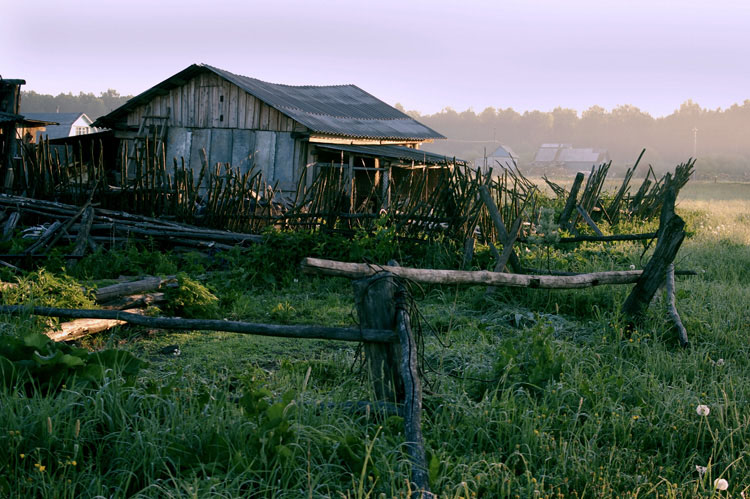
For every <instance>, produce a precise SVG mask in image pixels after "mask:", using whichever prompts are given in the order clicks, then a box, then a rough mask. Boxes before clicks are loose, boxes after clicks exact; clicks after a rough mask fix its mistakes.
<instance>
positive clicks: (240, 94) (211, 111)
mask: <svg viewBox="0 0 750 499" xmlns="http://www.w3.org/2000/svg"><path fill="white" fill-rule="evenodd" d="M167 114H169V120H168V125H169V132H168V135H167V151H166V153H167V162H168V165H170V166H171V165H172V164H173V163H172V158H173V157H176V158H177V162H178V164H180V163H181V161H180V158H181V157H182V158H184V161H185V165H186V166H189V167H191V168H193V170H194V172H196V174H197V171H199V170H200V166H201V165H200V150H201V149H202V148H203V149H205V150H206V154H207V155H208V158H209V162H210V163H211V165H215V164H216V163H231V164H232V166H235V167H238V168H240V169H241V171H243V172H246V171H248V170H249V169H250V168H251V167H253V166H255V167H257V168H259V169H260V170H262V171H263V176H264V177H265V178H266V180H267V181H268V182H269V183H273V182H275V181H277V180H278V181H279V188H280V189H281V190H284V191H290V190H294V189H295V188H296V182H297V179H298V178H299V176H300V175H301V174H302V171H303V169H304V168H305V159H306V157H305V152H304V151H305V144H304V143H303V141H302V140H300V139H295V138H293V137H292V132H293V131H295V130H296V131H299V130H301V129H304V127H302V125H300V124H299V123H297V122H295V121H294V120H293V119H292V118H289V117H288V116H286V115H284V114H282V113H280V112H279V111H277V110H276V109H274V108H272V107H271V106H269V105H267V104H265V103H264V102H262V101H260V100H259V99H257V98H256V97H254V96H252V95H250V94H248V93H247V92H245V91H244V90H242V89H241V88H239V87H238V86H236V85H234V84H233V83H231V82H229V81H226V80H224V79H223V78H220V77H218V76H217V75H215V74H211V73H203V74H200V75H197V76H195V77H194V78H191V79H190V80H188V81H186V82H185V83H184V84H183V85H181V86H178V87H176V88H173V89H171V90H169V91H167V90H165V91H164V92H163V94H162V95H157V96H155V97H154V98H153V99H151V101H149V102H148V103H145V104H142V105H140V106H137V107H135V108H134V109H133V110H131V111H130V113H129V114H128V116H127V124H128V125H129V126H131V127H139V126H140V124H141V122H142V120H143V117H144V116H167ZM295 126H296V128H295ZM131 145H132V144H131ZM266 149H267V150H266Z"/></svg>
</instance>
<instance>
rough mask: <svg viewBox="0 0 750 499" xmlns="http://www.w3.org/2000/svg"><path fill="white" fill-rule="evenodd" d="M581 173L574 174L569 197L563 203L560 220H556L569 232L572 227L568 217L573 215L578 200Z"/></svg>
mask: <svg viewBox="0 0 750 499" xmlns="http://www.w3.org/2000/svg"><path fill="white" fill-rule="evenodd" d="M583 177H584V175H583V173H581V172H578V173H576V179H575V180H574V181H573V187H571V188H570V195H569V196H568V200H567V201H566V202H565V207H564V208H563V211H562V213H561V214H560V220H558V222H557V223H558V225H560V227H562V228H563V229H566V230H571V229H572V228H573V227H571V226H570V222H569V219H570V215H572V214H573V210H574V209H575V207H576V204H577V203H576V201H577V199H578V191H579V190H580V189H581V184H582V183H583Z"/></svg>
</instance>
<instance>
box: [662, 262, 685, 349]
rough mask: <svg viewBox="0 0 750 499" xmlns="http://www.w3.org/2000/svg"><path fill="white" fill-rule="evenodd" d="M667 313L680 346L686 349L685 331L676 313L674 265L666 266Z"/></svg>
mask: <svg viewBox="0 0 750 499" xmlns="http://www.w3.org/2000/svg"><path fill="white" fill-rule="evenodd" d="M667 311H668V312H669V316H670V317H671V318H672V322H674V329H675V330H676V331H677V338H678V339H679V340H680V346H681V347H683V348H687V347H688V346H689V345H690V342H689V341H688V336H687V330H686V329H685V326H683V325H682V320H681V319H680V314H679V313H677V306H676V305H675V296H674V263H670V264H669V265H668V266H667Z"/></svg>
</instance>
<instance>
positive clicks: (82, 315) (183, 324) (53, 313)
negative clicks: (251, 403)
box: [0, 305, 398, 343]
mask: <svg viewBox="0 0 750 499" xmlns="http://www.w3.org/2000/svg"><path fill="white" fill-rule="evenodd" d="M25 313H29V314H33V315H43V316H48V317H67V318H73V319H111V320H121V321H125V322H127V323H129V324H133V325H136V326H143V327H151V328H159V329H181V330H191V331H225V332H229V333H241V334H252V335H257V336H274V337H281V338H305V339H319V340H340V341H356V342H360V341H368V342H372V343H397V342H398V335H397V334H396V333H395V332H394V331H390V330H386V329H357V328H346V327H325V326H304V325H294V326H277V325H273V324H255V323H251V322H239V321H224V320H209V319H182V318H180V317H145V316H142V315H138V314H133V313H129V312H122V311H120V310H79V309H71V308H54V307H27V306H24V305H2V306H0V314H25Z"/></svg>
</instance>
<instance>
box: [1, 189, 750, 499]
mask: <svg viewBox="0 0 750 499" xmlns="http://www.w3.org/2000/svg"><path fill="white" fill-rule="evenodd" d="M688 185H689V186H690V184H688ZM705 189H706V190H704V191H700V192H696V193H695V194H693V195H690V196H686V197H685V198H684V199H681V200H680V202H679V204H678V211H679V212H680V213H681V214H682V215H683V217H685V218H686V220H687V222H688V230H689V231H690V232H691V234H692V235H691V237H690V238H689V239H687V240H686V241H685V243H684V245H683V247H682V249H681V251H680V254H679V256H678V267H681V268H686V269H694V270H697V271H698V275H697V276H694V277H687V278H681V279H679V280H678V282H677V307H678V310H679V312H680V314H681V315H682V318H683V321H684V323H685V325H686V327H687V330H688V335H689V339H690V342H691V346H690V348H688V349H681V348H680V347H679V344H678V341H677V337H676V335H675V334H674V333H673V332H672V330H671V325H670V323H669V322H668V321H667V317H666V313H665V312H664V310H663V301H662V298H661V297H660V296H657V297H656V298H655V300H654V302H653V303H652V305H651V307H650V309H649V314H648V316H647V317H646V319H645V321H644V322H643V323H642V324H641V325H639V327H638V328H637V329H636V330H635V331H632V332H630V331H628V330H627V328H626V327H625V325H624V324H623V321H622V318H621V317H620V315H619V307H620V305H621V304H622V302H623V300H624V298H625V296H626V294H627V292H628V289H626V288H625V287H615V286H612V287H607V288H592V289H588V290H568V291H547V290H503V291H500V292H498V293H495V294H494V295H492V296H491V297H486V296H485V290H484V289H483V288H478V287H474V288H471V287H469V288H458V287H441V288H438V287H428V288H425V289H422V290H419V289H417V288H414V290H413V293H414V295H415V299H416V300H417V304H418V306H419V309H420V312H421V314H422V319H421V320H420V321H418V322H417V321H415V326H417V325H421V326H422V333H423V334H424V339H425V349H424V352H425V363H424V379H425V389H426V390H425V392H426V394H425V400H424V413H423V429H424V437H425V442H426V446H427V452H428V461H429V462H430V476H431V481H432V488H433V491H435V492H436V493H438V494H439V496H440V497H450V498H458V497H464V498H468V497H511V498H512V497H519V498H525V497H549V498H553V497H602V498H604V497H667V498H670V497H671V498H694V497H741V494H742V493H744V494H745V495H748V494H750V455H749V454H750V445H748V443H749V442H750V413H748V407H750V363H748V361H747V359H748V358H750V315H748V312H747V310H748V309H747V303H750V240H749V239H748V237H749V235H750V216H748V214H749V213H750V197H748V198H746V199H738V196H737V194H736V193H730V194H729V195H727V196H726V197H733V199H727V200H724V201H721V202H717V201H706V200H705V199H701V198H702V197H703V198H705V197H709V196H714V197H718V196H717V195H716V193H712V191H713V187H711V186H710V185H708V186H706V187H705ZM685 192H689V190H688V189H687V188H686V191H685ZM602 250H603V248H602V247H601V246H597V245H585V246H582V247H580V248H579V249H578V250H576V251H572V250H570V251H568V250H564V249H561V250H559V251H557V252H556V253H554V254H553V255H552V259H551V261H552V263H553V265H555V266H557V267H559V268H571V269H573V270H581V271H584V270H593V269H598V270H601V269H609V268H627V267H629V265H635V266H641V265H642V264H643V263H645V260H642V259H641V253H642V251H643V248H642V246H641V245H639V244H625V243H622V244H617V245H612V246H610V247H608V251H607V252H603V251H602ZM290 251H291V250H290ZM482 251H484V250H482ZM482 251H480V254H479V255H478V256H477V260H476V262H477V263H476V264H477V265H478V266H483V265H489V264H490V258H489V256H486V255H485V256H483V254H482ZM483 258H484V260H483ZM522 258H524V259H525V263H526V264H528V265H532V264H533V266H541V265H543V264H546V252H544V251H540V250H538V249H536V248H533V247H530V251H529V253H526V252H525V251H524V252H523V253H522ZM228 261H230V264H229V266H228V267H225V268H223V270H222V269H219V270H220V271H219V272H215V273H214V274H209V277H208V279H207V281H205V284H206V285H207V286H208V287H209V288H210V289H212V290H214V291H215V292H216V294H217V296H218V297H219V299H220V308H221V313H222V314H223V316H224V317H227V318H233V319H244V320H253V321H263V322H277V323H324V324H331V325H345V324H352V322H353V318H352V308H353V299H352V292H351V289H350V285H349V284H348V283H347V282H346V281H343V280H338V279H328V280H323V279H317V278H316V279H313V278H309V277H306V276H302V275H289V276H288V277H287V278H284V279H282V280H275V281H274V282H273V283H272V284H269V283H268V282H267V281H265V280H264V279H263V278H262V277H261V273H262V262H261V261H258V262H255V263H253V265H256V267H251V266H249V264H248V265H246V266H245V267H242V266H241V265H235V264H238V262H239V258H237V259H236V260H231V259H230V260H228ZM239 263H241V262H239ZM537 263H538V264H537ZM216 265H217V264H216V263H215V262H202V263H201V265H200V266H198V265H195V266H194V268H195V272H194V274H197V269H198V268H199V267H200V270H201V272H204V271H205V270H208V271H211V269H212V268H213V267H212V266H216ZM178 266H179V265H178ZM84 268H87V272H88V273H89V274H90V275H91V276H93V274H94V270H95V269H94V267H93V266H89V267H85V266H84ZM181 270H184V269H181ZM188 271H189V270H188ZM211 275H213V276H215V277H210V276H211ZM30 327H34V326H33V324H31V323H30V322H29V321H28V320H21V319H11V318H6V319H5V323H4V324H3V326H2V328H0V329H1V330H2V334H18V333H20V332H21V331H23V330H26V329H28V328H30ZM99 342H100V343H99V344H96V343H94V346H107V345H119V346H121V347H123V348H127V349H129V350H131V351H133V352H135V353H137V354H138V355H139V356H140V357H141V358H144V359H147V360H149V361H150V363H151V364H150V367H149V368H148V369H146V370H144V371H142V374H141V376H140V378H139V380H138V382H137V383H135V384H132V385H128V384H126V383H124V382H123V381H122V380H121V379H120V378H119V377H118V376H117V374H116V373H115V372H113V373H112V374H111V376H110V378H109V379H108V381H107V382H106V383H104V384H103V385H102V386H101V387H99V388H97V389H94V390H89V391H76V390H73V389H64V390H63V391H62V392H61V393H59V394H58V395H57V396H54V397H45V396H42V395H41V394H33V395H31V396H28V395H25V394H23V393H21V392H20V391H13V390H11V391H4V392H2V394H1V395H0V397H2V398H1V401H2V403H1V404H0V445H2V446H3V447H4V448H6V449H8V450H7V453H6V454H5V457H4V458H0V459H4V460H3V461H2V463H1V464H2V465H3V467H2V472H0V495H3V496H7V497H33V496H38V497H93V496H97V495H101V496H106V497H109V496H112V497H295V498H297V497H368V496H369V497H406V496H407V495H408V493H409V487H408V485H407V481H408V476H409V470H408V467H407V465H406V464H405V463H406V462H407V461H406V459H405V453H404V451H405V449H404V445H403V438H404V437H403V428H402V424H403V422H402V420H401V419H400V418H399V417H398V416H393V415H389V414H386V413H381V412H379V411H378V410H376V409H371V410H369V411H367V410H365V411H362V412H359V411H355V410H352V408H351V405H348V404H346V402H348V401H356V400H368V399H371V398H372V393H371V391H370V390H369V388H368V383H367V380H366V379H365V377H364V374H362V372H361V371H360V369H359V366H358V360H357V356H356V353H357V352H356V346H354V345H348V344H338V343H333V342H323V341H309V342H302V341H297V340H278V339H268V338H252V337H238V336H233V335H231V334H226V333H206V332H186V333H170V332H165V331H140V332H138V331H135V332H134V331H132V330H130V331H129V330H121V331H116V332H114V333H112V334H111V335H109V336H102V337H101V338H100V339H99ZM169 344H178V345H179V346H180V349H181V352H182V354H181V355H180V356H177V357H175V356H166V355H163V354H161V353H160V349H161V348H162V347H163V346H165V345H169ZM547 366H549V369H546V367H547ZM699 405H705V406H707V407H708V408H709V411H710V412H709V413H708V414H707V415H701V414H699V413H698V411H697V408H698V406H699ZM703 467H705V468H706V470H705V472H703ZM699 470H700V471H699ZM719 478H722V479H726V480H727V482H728V483H729V489H728V490H727V491H724V492H722V491H718V490H716V489H715V488H714V481H715V480H717V479H719Z"/></svg>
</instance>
